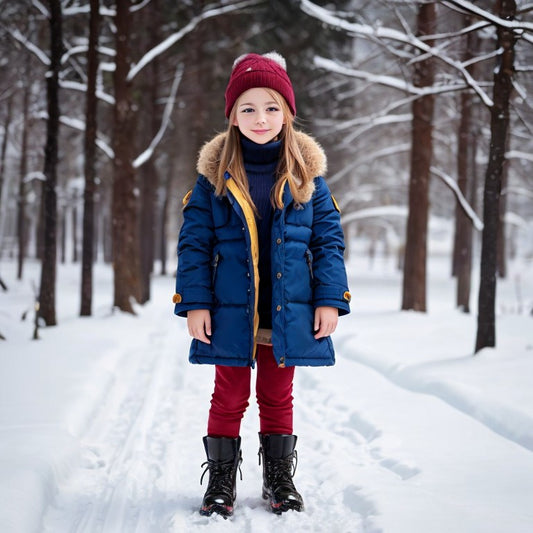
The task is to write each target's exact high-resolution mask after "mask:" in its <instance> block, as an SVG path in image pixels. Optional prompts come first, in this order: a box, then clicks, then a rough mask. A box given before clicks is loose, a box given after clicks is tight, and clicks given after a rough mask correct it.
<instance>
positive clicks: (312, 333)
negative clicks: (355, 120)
mask: <svg viewBox="0 0 533 533" xmlns="http://www.w3.org/2000/svg"><path fill="white" fill-rule="evenodd" d="M225 98H226V117H227V118H228V120H229V122H228V129H227V131H226V132H225V133H222V134H220V135H218V136H216V137H215V138H214V139H213V140H211V141H210V142H208V143H207V144H206V145H204V147H203V148H202V150H201V151H200V155H199V158H198V172H199V177H198V180H197V183H196V186H195V187H194V189H193V190H192V191H191V192H189V193H188V194H187V195H186V197H185V198H184V202H183V203H184V211H183V217H184V222H183V226H182V228H181V232H180V236H179V244H178V272H177V278H176V294H175V295H174V298H173V301H174V303H175V313H176V314H177V315H179V316H183V317H187V325H188V328H189V333H190V335H191V336H192V337H193V341H192V344H191V348H190V353H189V359H190V361H191V362H192V363H208V364H214V365H216V366H215V387H214V392H213V396H212V400H211V408H210V410H209V418H208V423H207V436H205V437H204V439H203V442H204V447H205V451H206V454H207V462H206V463H205V464H206V465H207V470H208V471H209V483H208V486H207V490H206V493H205V496H204V499H203V502H202V506H201V508H200V513H201V514H203V515H211V514H212V513H218V514H221V515H223V516H224V517H227V516H230V515H231V514H232V513H233V504H234V500H235V497H236V488H235V485H236V478H237V470H238V469H239V465H240V462H241V461H242V459H241V438H240V436H239V434H240V424H241V419H242V417H243V415H244V412H245V410H246V408H247V406H248V400H249V396H250V378H251V369H252V368H254V367H255V366H257V377H256V395H257V402H258V405H259V419H260V420H259V421H260V433H259V441H260V449H259V458H260V461H262V464H263V488H262V492H263V498H265V499H268V500H269V504H270V508H271V510H272V511H273V512H275V513H278V514H280V513H282V512H284V511H287V510H295V511H302V510H303V500H302V497H301V495H300V494H299V493H298V491H297V490H296V488H295V486H294V483H293V479H292V478H293V474H294V471H293V464H294V460H295V459H296V451H295V445H296V439H297V437H296V436H295V435H293V406H292V400H293V397H292V384H293V377H294V369H295V366H299V365H307V366H324V365H333V364H334V362H335V356H334V351H333V344H332V342H331V339H330V335H331V334H332V333H333V331H334V330H335V328H336V325H337V318H338V316H339V315H344V314H346V313H348V312H349V302H350V293H349V292H348V287H347V282H346V272H345V267H344V261H343V252H344V239H343V233H342V229H341V226H340V217H339V212H338V208H337V205H336V203H335V201H334V199H333V197H332V196H331V193H330V192H329V190H328V187H327V185H326V183H325V181H324V179H323V177H322V176H323V175H324V173H325V170H326V158H325V156H324V153H323V151H322V149H321V147H320V146H319V145H318V144H317V143H316V142H315V141H314V140H313V139H312V138H311V137H309V136H308V135H306V134H304V133H302V132H298V131H296V130H295V129H294V127H293V122H294V117H295V115H296V105H295V98H294V92H293V88H292V84H291V81H290V79H289V77H288V75H287V72H286V65H285V60H284V59H283V58H282V57H281V56H280V55H279V54H276V53H270V54H265V55H258V54H246V55H244V56H241V57H239V58H238V59H237V60H236V61H235V63H234V65H233V69H232V72H231V76H230V79H229V83H228V86H227V88H226V93H225ZM204 473H205V472H204ZM202 477H203V476H202Z"/></svg>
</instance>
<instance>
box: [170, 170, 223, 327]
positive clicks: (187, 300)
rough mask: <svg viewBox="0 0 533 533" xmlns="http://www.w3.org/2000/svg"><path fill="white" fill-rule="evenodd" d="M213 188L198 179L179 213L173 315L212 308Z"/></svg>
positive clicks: (203, 180) (185, 314) (184, 315)
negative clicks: (180, 221)
mask: <svg viewBox="0 0 533 533" xmlns="http://www.w3.org/2000/svg"><path fill="white" fill-rule="evenodd" d="M212 194H213V187H212V186H211V184H210V183H209V182H208V181H207V179H206V178H205V177H203V176H201V175H200V176H199V178H198V180H197V182H196V185H195V187H194V189H193V190H192V194H191V195H190V198H189V200H188V203H187V205H186V206H185V207H184V210H183V225H182V227H181V230H180V234H179V240H178V271H177V275H176V293H175V294H174V298H173V302H174V303H175V308H174V313H175V314H176V315H178V316H182V317H186V316H187V311H189V310H191V309H209V310H210V309H211V308H212V305H213V293H212V280H211V261H212V257H211V255H212V253H211V250H212V248H213V239H214V227H213V215H212V211H211V196H212Z"/></svg>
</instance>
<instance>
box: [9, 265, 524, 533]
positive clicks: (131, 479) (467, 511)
mask: <svg viewBox="0 0 533 533" xmlns="http://www.w3.org/2000/svg"><path fill="white" fill-rule="evenodd" d="M348 267H349V275H350V280H351V291H352V294H353V295H354V297H353V306H352V309H353V311H352V314H351V315H348V316H347V317H344V318H342V319H341V321H340V324H339V328H338V330H337V332H336V333H335V335H334V341H335V344H336V347H337V365H336V366H335V367H331V368H298V369H297V371H296V381H295V433H296V434H297V435H298V436H299V442H298V453H299V465H298V470H297V473H296V477H295V482H296V485H297V487H298V488H299V490H300V491H301V493H302V495H303V497H304V500H305V503H306V510H305V512H304V513H287V514H285V515H283V516H282V517H278V516H275V515H273V514H271V513H269V512H268V511H267V510H266V508H265V504H264V502H263V500H262V499H261V492H260V486H261V471H260V467H259V466H258V462H257V448H258V439H257V430H258V422H257V408H256V407H255V405H254V404H253V402H252V405H251V407H250V409H249V411H248V413H247V415H246V417H245V419H244V422H243V426H242V437H243V456H244V462H243V466H242V470H243V480H242V482H239V484H238V498H237V502H236V509H235V515H234V517H233V518H232V519H231V520H228V521H224V520H223V519H221V518H220V517H211V518H205V517H201V516H200V515H199V514H198V512H197V508H198V505H199V503H200V501H201V497H202V494H203V489H204V488H205V487H201V486H200V484H199V478H200V475H201V472H202V469H201V468H200V465H201V463H202V462H203V461H204V460H205V457H204V452H203V447H202V443H201V437H202V436H203V435H204V433H205V425H206V417H207V410H208V406H209V400H210V395H211V392H212V390H211V389H212V384H213V368H212V367H209V366H196V365H194V366H193V365H190V364H189V363H188V362H187V352H188V344H189V338H188V335H187V332H186V327H185V321H184V320H183V319H180V318H178V317H175V316H173V314H172V304H171V303H170V298H171V296H172V294H173V291H174V282H173V279H172V278H171V277H170V276H168V277H157V276H156V277H155V278H154V280H153V289H152V291H153V293H152V300H151V302H150V303H149V304H147V305H145V306H144V307H139V308H138V309H137V310H138V315H137V316H128V315H125V314H121V313H111V293H112V278H111V271H110V269H109V268H108V267H106V266H104V265H98V266H97V268H96V272H95V274H96V292H95V306H94V317H92V318H79V317H78V307H79V270H80V268H79V265H60V266H59V270H58V295H57V309H58V321H59V325H58V326H57V327H54V328H48V329H45V330H41V331H40V336H41V340H39V341H33V340H31V335H32V324H31V313H30V316H29V317H28V318H27V320H26V321H24V322H23V321H21V320H20V317H21V315H22V314H23V312H24V311H26V310H28V309H29V310H30V311H31V309H32V287H31V282H32V281H34V282H35V283H38V281H39V265H38V264H36V263H33V264H32V263H28V264H27V267H26V272H25V276H24V281H22V282H17V281H16V279H15V265H14V263H10V262H6V261H3V262H2V263H1V264H0V274H1V276H2V278H3V279H4V281H5V282H6V283H7V284H8V286H9V291H8V292H7V293H0V333H2V334H3V335H4V336H5V337H6V338H7V340H6V341H0V531H1V532H2V533H4V532H6V533H30V532H47V533H63V532H85V533H93V532H105V533H122V532H124V533H134V532H137V533H145V532H146V533H163V532H185V533H187V532H193V533H196V532H202V531H216V532H217V533H218V532H219V531H222V532H224V531H232V532H252V533H255V532H257V533H261V532H267V531H268V532H271V531H272V530H274V528H275V529H276V530H277V531H279V532H280V533H282V532H288V531H290V532H293V533H294V532H301V531H308V532H311V531H313V532H320V533H324V532H331V533H357V532H367V533H370V532H371V533H378V532H383V533H450V532H451V531H453V532H454V533H530V532H531V531H533V506H532V502H533V386H532V382H533V327H532V326H533V316H531V315H530V314H529V310H530V309H531V307H532V306H533V265H532V264H531V263H529V264H526V263H525V262H524V261H520V262H516V263H515V264H512V265H511V266H510V270H511V273H510V275H509V279H508V280H505V281H500V282H499V285H498V322H497V344H498V346H497V348H496V349H487V350H484V351H482V352H481V353H480V354H479V355H478V356H477V357H472V350H473V346H474V339H475V329H476V317H475V313H473V314H472V315H465V314H462V313H460V312H458V311H456V310H455V309H454V294H455V282H454V281H453V280H451V279H449V276H448V271H449V267H448V260H447V259H446V258H443V257H433V258H431V260H430V262H429V296H428V304H429V311H428V313H427V314H421V313H411V312H403V313H402V312H400V311H399V307H400V297H401V276H400V274H399V273H398V272H396V271H395V270H394V265H393V260H392V259H390V260H385V259H376V261H375V263H374V265H373V267H372V268H370V267H369V265H368V259H367V258H365V257H362V256H361V255H360V256H359V258H357V259H354V260H352V261H350V263H349V265H348ZM476 292H477V281H476V282H475V285H474V291H473V293H476ZM472 300H473V303H475V300H476V296H475V294H473V297H472ZM473 307H474V308H475V305H473Z"/></svg>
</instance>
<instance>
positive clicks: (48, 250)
mask: <svg viewBox="0 0 533 533" xmlns="http://www.w3.org/2000/svg"><path fill="white" fill-rule="evenodd" d="M49 7H50V71H49V72H48V75H47V77H46V99H47V107H48V122H47V131H46V146H45V149H44V176H45V182H44V186H43V194H44V250H43V260H42V268H41V286H40V292H39V315H40V316H41V317H42V318H43V319H44V321H45V323H46V325H47V326H54V325H55V324H56V302H55V292H56V254H57V250H56V241H57V232H56V229H57V228H56V226H57V196H56V182H57V156H58V136H59V70H60V68H61V56H62V52H63V36H62V13H61V1H60V0H50V1H49Z"/></svg>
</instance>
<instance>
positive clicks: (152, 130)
mask: <svg viewBox="0 0 533 533" xmlns="http://www.w3.org/2000/svg"><path fill="white" fill-rule="evenodd" d="M152 3H153V6H152V9H151V10H150V11H149V13H148V17H149V20H148V28H151V31H150V33H149V36H148V46H149V48H150V49H152V48H154V47H155V46H156V45H157V40H158V33H157V32H156V31H155V29H156V28H160V27H161V25H160V20H159V19H160V17H159V13H160V10H159V6H158V2H157V1H156V0H153V2H152ZM148 72H149V75H148V76H146V77H145V79H146V83H145V91H144V93H145V94H144V95H143V96H142V98H143V99H144V101H145V104H146V105H145V107H144V108H145V109H146V111H147V113H148V115H147V116H146V119H147V124H146V128H145V130H146V132H147V133H148V136H146V135H145V138H146V137H148V139H147V141H148V143H150V142H151V141H152V139H153V138H154V137H155V135H156V134H157V131H158V129H159V122H160V119H161V113H160V112H159V111H158V105H157V100H158V88H159V82H160V76H159V61H158V60H157V59H154V60H153V61H152V62H151V64H150V65H149V71H148ZM154 156H155V154H154V155H153V156H152V157H150V159H149V160H148V161H147V162H146V163H145V164H144V165H143V166H142V167H141V169H140V170H141V172H140V179H141V195H140V197H141V213H140V237H141V240H140V250H141V299H140V303H143V304H144V303H146V302H147V301H148V300H150V279H151V275H152V272H153V269H154V250H155V240H156V231H155V225H156V224H155V208H156V200H157V190H158V187H159V175H158V172H157V167H156V165H155V164H154Z"/></svg>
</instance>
